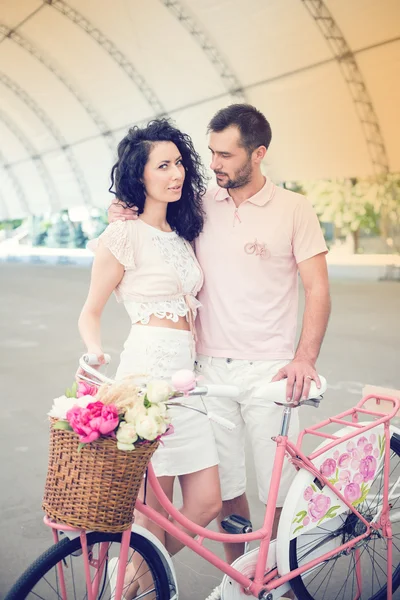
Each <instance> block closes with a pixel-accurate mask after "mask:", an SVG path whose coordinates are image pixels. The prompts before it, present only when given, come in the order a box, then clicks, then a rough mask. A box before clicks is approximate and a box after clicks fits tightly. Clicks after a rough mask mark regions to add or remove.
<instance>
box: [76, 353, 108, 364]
mask: <svg viewBox="0 0 400 600" xmlns="http://www.w3.org/2000/svg"><path fill="white" fill-rule="evenodd" d="M82 359H83V360H84V362H85V363H86V364H87V365H89V366H90V367H98V366H99V364H100V363H99V361H98V360H97V356H96V355H95V354H84V355H83V356H82ZM104 359H105V361H106V362H105V364H106V365H108V364H109V363H110V362H111V356H110V355H109V354H105V355H104Z"/></svg>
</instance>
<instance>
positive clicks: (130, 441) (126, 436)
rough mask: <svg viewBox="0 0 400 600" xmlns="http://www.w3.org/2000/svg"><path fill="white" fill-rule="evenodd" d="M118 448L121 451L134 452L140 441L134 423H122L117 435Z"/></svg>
mask: <svg viewBox="0 0 400 600" xmlns="http://www.w3.org/2000/svg"><path fill="white" fill-rule="evenodd" d="M116 437H117V447H118V449H119V450H134V448H135V446H134V444H135V442H136V440H137V439H138V436H137V433H136V428H135V426H134V425H133V424H132V423H125V421H121V423H120V424H119V427H118V429H117V433H116Z"/></svg>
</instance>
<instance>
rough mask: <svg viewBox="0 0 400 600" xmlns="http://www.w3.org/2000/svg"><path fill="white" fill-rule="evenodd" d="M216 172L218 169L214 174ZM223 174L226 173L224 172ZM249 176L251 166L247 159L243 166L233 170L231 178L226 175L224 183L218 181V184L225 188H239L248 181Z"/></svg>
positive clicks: (249, 179)
mask: <svg viewBox="0 0 400 600" xmlns="http://www.w3.org/2000/svg"><path fill="white" fill-rule="evenodd" d="M217 173H218V171H217V172H216V173H215V174H216V175H217ZM224 175H226V173H224ZM251 176H252V168H251V161H250V160H249V161H247V162H246V163H245V164H244V165H243V167H241V168H240V169H238V170H237V171H236V172H235V174H234V177H233V179H230V178H229V177H228V179H227V181H226V183H218V185H219V186H220V187H222V188H225V189H228V188H229V189H235V188H241V187H244V186H245V185H247V184H248V183H250V181H251Z"/></svg>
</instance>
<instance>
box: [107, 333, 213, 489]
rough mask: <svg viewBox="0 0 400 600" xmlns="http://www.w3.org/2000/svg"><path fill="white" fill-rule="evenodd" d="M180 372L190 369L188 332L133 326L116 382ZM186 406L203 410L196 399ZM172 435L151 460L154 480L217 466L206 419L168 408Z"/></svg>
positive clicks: (191, 411) (190, 346) (191, 358)
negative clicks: (172, 430) (134, 377)
mask: <svg viewBox="0 0 400 600" xmlns="http://www.w3.org/2000/svg"><path fill="white" fill-rule="evenodd" d="M180 369H190V370H191V371H193V369H194V357H193V337H192V334H191V332H190V331H182V330H179V329H169V328H166V327H153V326H148V325H133V326H132V329H131V332H130V334H129V337H128V339H127V340H126V342H125V344H124V350H123V351H122V353H121V361H120V364H119V367H118V370H117V373H116V376H115V378H116V379H122V378H123V377H126V376H128V375H137V376H140V378H143V379H144V380H149V379H167V380H170V379H171V377H172V375H173V374H174V373H176V371H179V370H180ZM188 404H191V405H193V406H195V407H198V408H203V404H202V400H201V398H199V397H196V398H189V399H188ZM169 414H170V416H171V420H172V424H173V426H174V433H172V434H171V435H168V436H166V437H164V438H161V439H162V443H161V444H160V446H159V447H158V449H157V450H156V452H155V453H154V455H153V458H152V464H153V468H154V471H155V473H156V475H157V477H162V476H165V475H185V474H187V473H194V472H195V471H201V470H202V469H206V468H208V467H212V466H214V465H217V464H218V462H219V461H218V454H217V448H216V445H215V440H214V435H213V431H212V427H211V424H210V422H209V420H208V419H207V417H206V416H204V415H202V414H200V413H198V412H195V411H193V410H188V409H187V408H179V407H174V408H170V409H169Z"/></svg>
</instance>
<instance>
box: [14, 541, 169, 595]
mask: <svg viewBox="0 0 400 600" xmlns="http://www.w3.org/2000/svg"><path fill="white" fill-rule="evenodd" d="M87 543H88V546H90V556H89V573H90V581H89V584H88V585H87V580H86V577H87V574H86V570H85V560H84V556H83V553H82V551H81V546H80V538H74V539H73V540H69V539H65V540H62V541H61V542H59V543H58V544H55V545H54V546H53V547H52V548H50V549H49V550H48V551H47V552H45V553H44V554H43V555H42V556H41V557H39V559H38V560H37V561H36V562H35V563H34V564H33V565H32V566H31V567H30V568H29V569H28V570H27V571H26V573H25V574H24V575H23V576H22V577H21V578H20V580H19V581H18V582H17V583H16V584H15V586H14V587H13V589H12V590H10V594H11V593H12V595H11V596H10V598H9V597H8V596H7V599H8V600H11V599H12V600H24V599H25V598H32V599H34V598H38V599H40V600H55V599H60V600H66V599H68V600H73V599H74V600H85V599H86V600H87V598H88V595H89V590H90V587H91V588H92V590H93V591H94V587H96V590H97V592H96V600H111V599H112V598H114V596H115V589H111V588H114V587H115V584H116V576H117V571H116V570H115V569H116V568H117V565H118V560H115V559H118V558H119V554H120V547H121V535H120V534H113V533H109V534H108V533H101V532H99V533H97V532H93V533H89V534H87ZM130 546H131V551H133V552H130V553H129V559H128V561H127V563H126V565H124V567H125V569H124V570H123V571H125V574H124V584H123V590H122V593H123V594H124V595H126V596H128V597H130V595H132V594H133V593H134V594H135V598H136V599H137V600H138V599H139V598H143V599H146V600H147V599H148V600H150V598H151V600H154V599H159V598H165V594H164V592H163V591H162V590H164V591H165V590H167V589H169V583H168V577H167V572H166V570H165V567H164V565H163V563H162V561H161V558H160V557H159V554H158V551H157V550H156V549H155V548H154V546H153V544H152V543H151V542H150V541H149V540H147V539H146V538H144V537H143V536H140V535H138V534H135V533H131V538H130ZM111 559H114V560H115V565H113V564H111V566H109V565H110V563H109V561H110V560H111ZM132 560H133V561H134V562H133V563H132V562H130V561H132ZM58 565H62V569H63V578H64V580H65V592H66V594H64V592H62V591H61V590H63V589H64V586H62V585H61V582H62V580H61V579H60V574H59V572H58ZM129 569H131V570H130V571H129ZM95 581H96V586H94V583H95ZM111 582H113V583H111ZM132 585H133V586H135V585H136V586H137V588H135V591H134V592H133V590H132V587H131V586H132ZM88 586H89V587H88ZM139 586H140V588H139Z"/></svg>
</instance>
